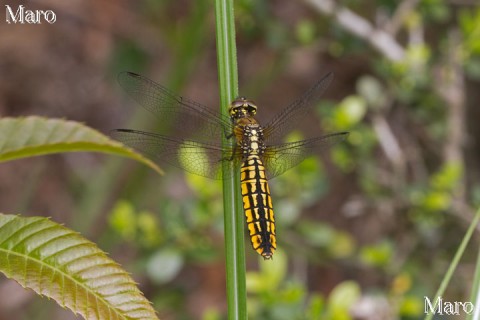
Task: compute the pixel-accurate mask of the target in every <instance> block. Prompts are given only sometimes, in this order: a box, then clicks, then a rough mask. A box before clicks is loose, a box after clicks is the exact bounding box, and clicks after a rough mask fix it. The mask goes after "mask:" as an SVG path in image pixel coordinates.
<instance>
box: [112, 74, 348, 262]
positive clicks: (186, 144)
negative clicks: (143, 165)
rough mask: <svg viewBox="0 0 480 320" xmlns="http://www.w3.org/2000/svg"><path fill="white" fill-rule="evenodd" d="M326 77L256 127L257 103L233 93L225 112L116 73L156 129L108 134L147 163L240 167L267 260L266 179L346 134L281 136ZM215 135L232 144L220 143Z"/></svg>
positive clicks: (270, 234)
mask: <svg viewBox="0 0 480 320" xmlns="http://www.w3.org/2000/svg"><path fill="white" fill-rule="evenodd" d="M332 79H333V74H332V73H328V74H327V75H326V76H324V77H323V78H322V79H321V80H320V81H318V82H317V83H316V84H315V85H314V86H313V87H312V88H310V89H309V90H308V91H307V92H306V93H305V94H304V95H303V96H302V97H301V98H299V99H298V100H296V101H294V102H293V103H291V104H289V105H288V106H287V107H286V108H285V109H283V111H282V112H280V113H279V114H277V115H276V116H275V117H273V118H272V119H271V120H270V122H268V123H267V124H266V125H265V126H262V125H260V124H259V123H258V122H257V120H256V119H255V115H256V113H257V105H256V104H255V102H253V101H252V100H249V99H246V98H244V97H240V98H237V99H235V100H234V101H233V102H232V103H231V104H230V108H229V117H228V116H223V115H222V114H220V113H216V112H213V111H211V110H210V109H209V108H207V107H205V106H203V105H201V104H199V103H197V102H195V101H193V100H189V99H186V98H184V97H180V96H178V95H176V94H175V93H173V92H171V91H169V90H168V89H166V88H164V87H163V86H161V85H159V84H157V83H155V82H153V81H152V80H149V79H147V78H145V77H143V76H141V75H138V74H135V73H132V72H123V73H121V74H120V75H119V77H118V80H119V83H120V85H121V86H122V87H123V88H124V90H125V91H126V92H127V93H128V95H130V97H131V98H133V100H135V101H136V102H138V103H139V104H140V105H142V106H143V107H144V108H145V109H147V110H148V111H150V112H152V113H153V114H154V115H155V116H156V119H157V121H158V128H160V129H158V132H156V133H152V132H145V131H139V130H132V129H116V130H114V134H113V135H114V137H115V138H116V139H117V140H119V141H121V142H123V143H124V144H126V145H128V146H130V147H132V148H133V149H136V150H137V151H139V152H141V153H142V154H144V155H145V156H147V157H148V158H150V159H151V160H153V161H155V162H158V163H162V162H164V163H168V164H171V165H173V166H177V167H179V168H182V169H184V170H186V171H188V172H191V173H194V174H197V175H200V176H204V177H208V178H213V179H222V178H223V179H227V178H230V176H227V177H225V176H222V170H221V169H222V166H223V165H225V164H229V163H231V162H233V164H234V165H235V166H236V167H237V168H239V170H240V182H241V188H240V189H241V196H242V200H243V208H244V212H245V218H246V223H247V228H248V231H249V234H250V240H251V243H252V246H253V249H254V250H255V251H256V252H258V253H259V254H260V255H261V256H262V257H263V258H264V259H271V258H272V256H273V253H274V252H275V250H276V248H277V244H276V232H275V218H274V212H273V205H272V198H271V196H270V188H269V186H268V179H271V178H274V177H276V176H278V175H280V174H282V173H283V172H285V171H286V170H288V169H290V168H292V167H294V166H296V165H298V164H299V163H300V162H302V161H303V160H304V159H305V158H306V157H308V156H310V155H312V154H314V153H315V152H318V151H320V150H322V149H324V148H325V147H328V146H331V145H333V144H335V143H337V142H340V141H342V140H344V139H345V138H346V137H347V135H348V132H337V133H333V134H328V135H324V136H320V137H315V138H310V139H306V140H301V141H295V142H285V135H286V134H287V133H289V131H290V130H291V129H293V128H295V125H297V124H298V123H299V122H300V121H301V120H302V119H305V117H306V116H307V115H308V114H309V113H310V112H311V111H312V110H313V106H314V105H315V102H317V101H318V99H319V98H320V96H321V95H322V94H323V92H324V91H325V89H326V88H327V87H328V86H329V85H330V83H331V81H332ZM222 139H227V140H230V141H232V143H231V144H230V145H228V144H227V146H225V144H222Z"/></svg>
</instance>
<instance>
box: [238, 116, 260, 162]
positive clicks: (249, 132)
mask: <svg viewBox="0 0 480 320" xmlns="http://www.w3.org/2000/svg"><path fill="white" fill-rule="evenodd" d="M240 146H241V148H242V153H243V156H244V157H248V156H249V155H253V154H258V155H262V154H263V152H264V151H265V149H266V146H265V142H264V141H263V129H262V127H261V126H260V125H259V124H257V123H256V124H252V123H249V124H247V125H245V126H244V127H243V133H242V140H241V143H240Z"/></svg>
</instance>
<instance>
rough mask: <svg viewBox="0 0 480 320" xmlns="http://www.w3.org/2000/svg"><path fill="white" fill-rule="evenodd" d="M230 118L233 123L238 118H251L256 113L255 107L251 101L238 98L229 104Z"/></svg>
mask: <svg viewBox="0 0 480 320" xmlns="http://www.w3.org/2000/svg"><path fill="white" fill-rule="evenodd" d="M229 113H230V118H231V119H232V121H235V120H237V119H240V118H245V117H253V116H255V114H256V113H257V106H256V104H255V102H253V101H252V100H247V99H246V98H245V97H240V98H237V99H235V100H233V102H232V103H231V104H230V109H229Z"/></svg>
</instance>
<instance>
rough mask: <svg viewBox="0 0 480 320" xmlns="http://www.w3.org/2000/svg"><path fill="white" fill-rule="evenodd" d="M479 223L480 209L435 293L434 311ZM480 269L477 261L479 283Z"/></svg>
mask: <svg viewBox="0 0 480 320" xmlns="http://www.w3.org/2000/svg"><path fill="white" fill-rule="evenodd" d="M479 221H480V208H479V209H478V210H477V212H476V213H475V216H474V218H473V220H472V223H470V226H469V227H468V230H467V232H466V233H465V236H464V237H463V240H462V243H460V246H459V247H458V250H457V252H456V253H455V257H453V260H452V262H451V263H450V266H449V267H448V270H447V272H446V273H445V276H444V277H443V280H442V283H441V284H440V287H439V288H438V290H437V292H436V293H435V298H434V300H432V301H434V309H435V310H436V308H437V300H438V298H439V297H441V296H443V294H444V293H445V289H446V288H447V285H448V283H449V282H450V280H451V278H452V275H453V272H454V271H455V269H456V268H457V265H458V262H459V261H460V258H461V257H462V255H463V253H464V252H465V248H466V247H467V244H468V242H469V241H470V238H471V237H472V235H473V231H475V228H476V227H477V225H478V222H479ZM479 268H480V266H479V263H478V261H477V267H476V271H475V279H476V280H477V281H478V277H479V276H478V273H479V272H480V271H479ZM475 288H478V282H477V283H476V284H475V282H474V284H473V286H472V290H473V289H475ZM476 291H478V290H476ZM474 295H475V296H476V295H477V293H473V292H472V297H473V296H474ZM474 299H475V300H471V301H472V302H473V301H476V299H477V298H476V297H475V298H474ZM433 315H434V313H433V312H429V313H428V314H427V316H426V317H425V320H431V319H432V317H433ZM467 319H469V318H467ZM470 319H471V318H470ZM475 319H477V318H475Z"/></svg>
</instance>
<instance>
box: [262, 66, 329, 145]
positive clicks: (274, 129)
mask: <svg viewBox="0 0 480 320" xmlns="http://www.w3.org/2000/svg"><path fill="white" fill-rule="evenodd" d="M332 80H333V73H331V72H330V73H328V74H327V75H325V76H324V77H323V78H322V79H321V80H320V81H318V82H317V83H316V84H315V85H314V86H313V87H311V88H310V89H309V90H308V91H307V92H306V93H305V94H304V95H303V96H302V97H300V98H299V99H298V100H296V101H294V102H293V103H292V104H290V105H289V106H288V107H286V108H285V109H284V110H283V111H282V112H280V113H279V114H278V115H277V116H275V117H274V118H273V119H272V120H271V121H270V122H269V123H268V124H267V125H266V126H264V130H263V132H264V135H265V142H266V143H267V145H274V144H279V143H282V142H283V138H284V137H285V135H286V134H287V133H288V132H290V131H291V130H292V129H293V128H294V127H295V126H296V125H298V122H299V120H301V119H302V118H303V117H305V116H306V115H307V114H308V113H309V112H310V111H311V110H312V108H313V106H314V103H315V102H317V101H318V100H319V99H320V97H321V95H322V94H323V93H324V92H325V89H327V88H328V86H329V85H330V83H331V82H332Z"/></svg>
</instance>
